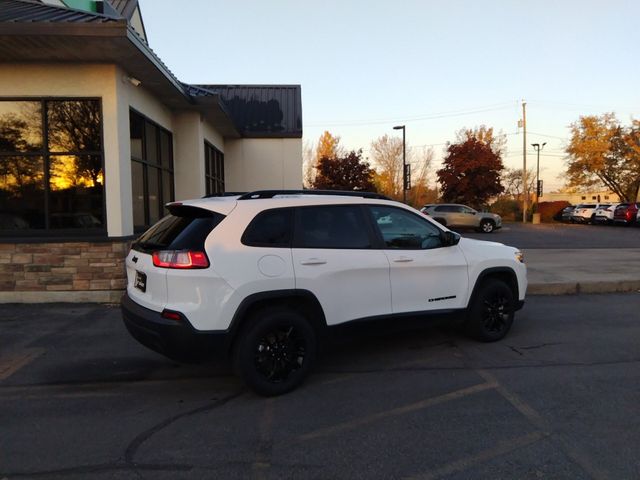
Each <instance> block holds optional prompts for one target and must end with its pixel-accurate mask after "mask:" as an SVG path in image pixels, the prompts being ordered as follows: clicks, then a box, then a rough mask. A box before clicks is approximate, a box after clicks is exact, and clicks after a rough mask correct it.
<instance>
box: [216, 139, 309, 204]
mask: <svg viewBox="0 0 640 480" xmlns="http://www.w3.org/2000/svg"><path fill="white" fill-rule="evenodd" d="M224 169H225V189H226V190H227V191H240V192H242V191H251V190H262V189H300V188H302V139H300V138H243V139H227V140H226V141H225V150H224Z"/></svg>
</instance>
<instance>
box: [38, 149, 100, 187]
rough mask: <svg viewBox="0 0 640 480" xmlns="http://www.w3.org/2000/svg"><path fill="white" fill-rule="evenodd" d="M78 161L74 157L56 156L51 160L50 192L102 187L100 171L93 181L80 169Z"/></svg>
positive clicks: (92, 178)
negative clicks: (74, 188)
mask: <svg viewBox="0 0 640 480" xmlns="http://www.w3.org/2000/svg"><path fill="white" fill-rule="evenodd" d="M79 163H80V159H79V157H77V156H74V155H57V156H55V157H52V158H51V168H50V174H49V184H50V186H51V190H54V191H57V190H66V189H67V188H71V187H85V188H90V187H95V186H97V185H102V184H103V182H104V176H103V174H102V170H100V171H98V172H97V173H96V174H95V179H94V177H93V176H92V175H90V174H89V173H88V172H86V171H82V169H81V168H80V165H79Z"/></svg>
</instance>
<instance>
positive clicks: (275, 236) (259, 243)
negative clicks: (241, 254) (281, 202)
mask: <svg viewBox="0 0 640 480" xmlns="http://www.w3.org/2000/svg"><path fill="white" fill-rule="evenodd" d="M292 231H293V209H292V208H276V209H273V210H265V211H263V212H260V213H259V214H258V215H256V217H255V218H254V219H253V220H252V221H251V223H250V224H249V225H248V226H247V228H246V230H245V231H244V233H243V234H242V239H241V241H242V243H243V244H244V245H247V246H250V247H271V248H288V247H290V246H291V238H292Z"/></svg>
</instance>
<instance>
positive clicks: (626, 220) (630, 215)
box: [613, 203, 639, 225]
mask: <svg viewBox="0 0 640 480" xmlns="http://www.w3.org/2000/svg"><path fill="white" fill-rule="evenodd" d="M638 209H639V208H638V204H637V203H621V204H620V205H618V206H617V207H616V210H615V212H614V213H613V221H614V222H615V223H619V224H623V225H632V224H634V223H635V222H636V218H637V217H638Z"/></svg>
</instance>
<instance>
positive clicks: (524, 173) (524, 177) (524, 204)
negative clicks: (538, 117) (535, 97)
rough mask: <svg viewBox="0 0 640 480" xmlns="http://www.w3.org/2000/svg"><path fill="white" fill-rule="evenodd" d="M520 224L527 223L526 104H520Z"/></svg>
mask: <svg viewBox="0 0 640 480" xmlns="http://www.w3.org/2000/svg"><path fill="white" fill-rule="evenodd" d="M522 190H523V195H522V197H523V199H522V223H527V104H526V102H524V101H523V102H522Z"/></svg>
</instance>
